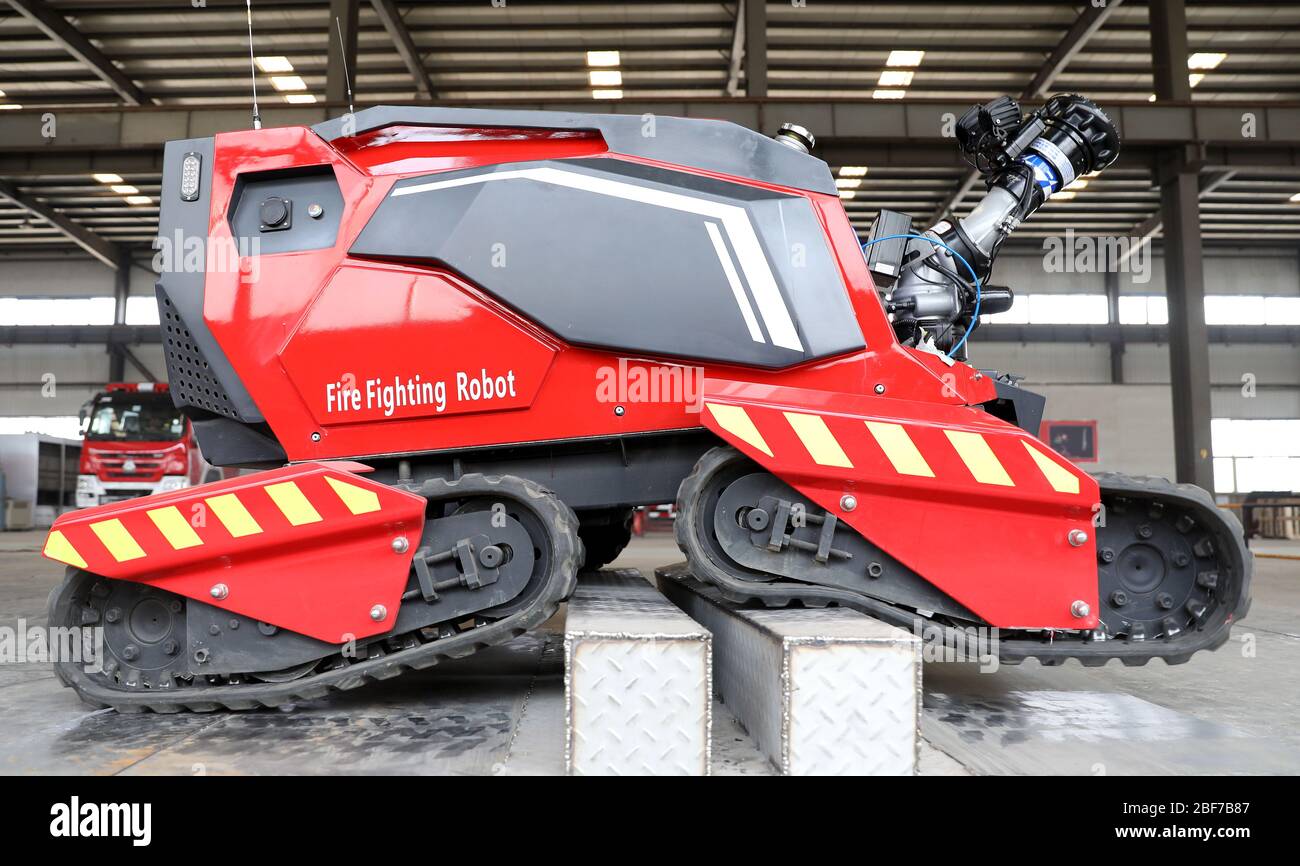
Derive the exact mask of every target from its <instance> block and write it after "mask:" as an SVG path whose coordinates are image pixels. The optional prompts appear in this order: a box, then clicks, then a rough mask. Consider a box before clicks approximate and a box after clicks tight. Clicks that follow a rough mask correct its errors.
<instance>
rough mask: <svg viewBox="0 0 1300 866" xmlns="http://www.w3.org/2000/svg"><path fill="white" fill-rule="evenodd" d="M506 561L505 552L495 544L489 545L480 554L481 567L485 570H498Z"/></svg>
mask: <svg viewBox="0 0 1300 866" xmlns="http://www.w3.org/2000/svg"><path fill="white" fill-rule="evenodd" d="M503 559H505V552H504V551H502V550H501V548H499V547H497V546H496V545H495V544H488V545H485V546H484V547H483V548H481V549H480V550H479V552H478V561H479V565H481V566H483V567H484V568H496V567H497V566H498V565H500V564H501V560H503Z"/></svg>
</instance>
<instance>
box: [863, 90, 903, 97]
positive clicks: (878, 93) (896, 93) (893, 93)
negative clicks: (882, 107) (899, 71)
mask: <svg viewBox="0 0 1300 866" xmlns="http://www.w3.org/2000/svg"><path fill="white" fill-rule="evenodd" d="M906 95H907V91H906V90H873V91H872V92H871V98H872V99H902V98H903V97H904V96H906Z"/></svg>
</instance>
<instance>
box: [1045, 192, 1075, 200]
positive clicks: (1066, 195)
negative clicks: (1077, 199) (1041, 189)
mask: <svg viewBox="0 0 1300 866" xmlns="http://www.w3.org/2000/svg"><path fill="white" fill-rule="evenodd" d="M1058 198H1059V199H1060V200H1061V201H1069V200H1070V199H1072V198H1074V193H1073V192H1070V191H1069V190H1062V191H1061V192H1058V193H1053V194H1052V197H1051V199H1050V201H1056V200H1057V199H1058Z"/></svg>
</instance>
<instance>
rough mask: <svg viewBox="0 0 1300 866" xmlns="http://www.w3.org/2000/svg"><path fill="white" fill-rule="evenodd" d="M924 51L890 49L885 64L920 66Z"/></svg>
mask: <svg viewBox="0 0 1300 866" xmlns="http://www.w3.org/2000/svg"><path fill="white" fill-rule="evenodd" d="M923 57H925V52H924V51H891V52H889V58H888V59H887V60H886V61H885V65H886V66H920V65H921V58H923Z"/></svg>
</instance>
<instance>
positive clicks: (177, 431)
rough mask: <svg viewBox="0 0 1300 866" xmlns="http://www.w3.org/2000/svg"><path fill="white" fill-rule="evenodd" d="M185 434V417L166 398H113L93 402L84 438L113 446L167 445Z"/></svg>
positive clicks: (161, 395)
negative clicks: (131, 443)
mask: <svg viewBox="0 0 1300 866" xmlns="http://www.w3.org/2000/svg"><path fill="white" fill-rule="evenodd" d="M184 432H185V417H184V416H183V415H182V414H181V410H179V409H177V408H176V407H175V406H174V405H172V401H171V397H169V396H168V395H166V394H149V393H143V394H114V395H113V396H111V397H105V398H101V399H99V400H97V401H96V402H95V405H94V408H93V409H92V410H91V414H90V426H89V427H88V428H87V429H86V438H87V439H89V440H92V441H105V440H107V441H113V442H171V441H175V440H177V439H179V438H181V434H182V433H184Z"/></svg>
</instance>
